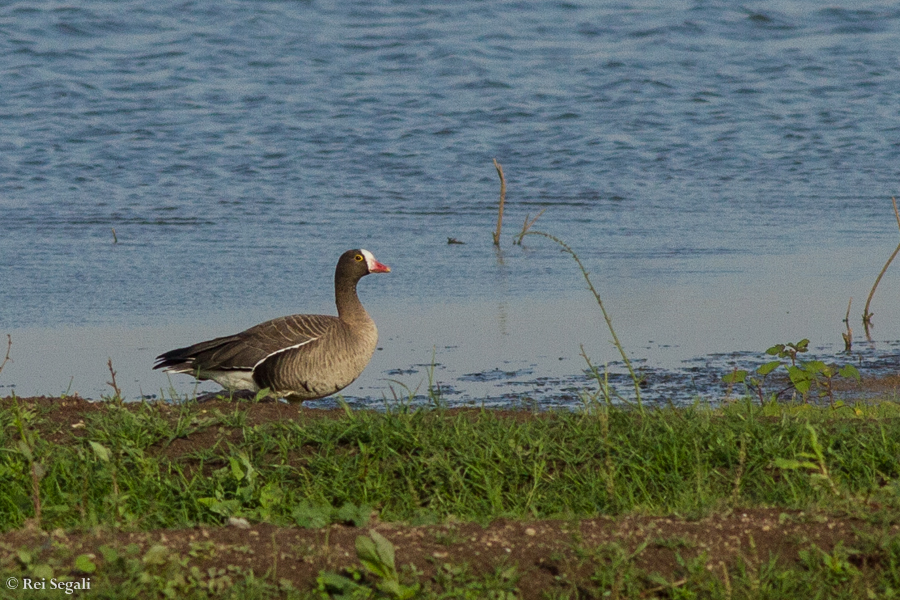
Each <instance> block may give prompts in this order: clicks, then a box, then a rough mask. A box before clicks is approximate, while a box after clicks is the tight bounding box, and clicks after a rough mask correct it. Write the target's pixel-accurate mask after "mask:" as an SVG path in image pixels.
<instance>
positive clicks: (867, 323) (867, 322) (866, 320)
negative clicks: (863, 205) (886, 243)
mask: <svg viewBox="0 0 900 600" xmlns="http://www.w3.org/2000/svg"><path fill="white" fill-rule="evenodd" d="M891 202H893V203H894V216H895V217H897V227H900V212H898V211H897V199H896V198H891ZM898 253H900V244H897V247H896V248H895V249H894V253H893V254H891V257H890V258H889V259H887V262H886V263H884V268H882V269H881V273H879V274H878V277H876V278H875V285H873V286H872V291H871V292H869V298H868V300H866V307H865V308H864V309H863V314H862V322H863V328H865V330H866V339H867V340H869V341H870V342H871V341H872V334H871V333H870V332H869V328H870V327H871V326H872V317H873V316H874V313H870V312H869V305H870V304H871V303H872V296H874V295H875V288H877V287H878V284H879V283H880V282H881V278H882V277H884V274H885V272H887V270H888V267H889V266H891V262H893V260H894V257H895V256H897V254H898Z"/></svg>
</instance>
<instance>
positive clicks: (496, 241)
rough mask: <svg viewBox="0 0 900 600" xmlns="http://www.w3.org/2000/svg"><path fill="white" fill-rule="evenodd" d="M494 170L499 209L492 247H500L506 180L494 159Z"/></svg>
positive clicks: (500, 167)
mask: <svg viewBox="0 0 900 600" xmlns="http://www.w3.org/2000/svg"><path fill="white" fill-rule="evenodd" d="M494 168H496V169H497V174H498V175H499V176H500V208H499V209H498V211H497V231H495V232H494V245H495V246H499V245H500V228H501V227H503V205H504V204H505V203H506V178H505V177H504V176H503V167H502V166H500V163H498V162H497V159H496V158H495V159H494Z"/></svg>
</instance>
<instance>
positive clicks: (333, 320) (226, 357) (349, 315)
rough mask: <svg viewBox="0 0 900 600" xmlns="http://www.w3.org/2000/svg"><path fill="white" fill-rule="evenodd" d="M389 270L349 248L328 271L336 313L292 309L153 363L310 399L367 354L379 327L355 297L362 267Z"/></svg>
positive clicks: (233, 385)
mask: <svg viewBox="0 0 900 600" xmlns="http://www.w3.org/2000/svg"><path fill="white" fill-rule="evenodd" d="M390 271H391V269H390V268H389V267H387V266H385V265H383V264H381V263H380V262H378V261H377V260H375V257H374V256H372V253H371V252H369V251H367V250H361V249H360V250H348V251H347V252H344V254H342V255H341V257H340V259H339V260H338V264H337V268H336V269H335V272H334V297H335V304H336V305H337V312H338V316H336V317H333V316H329V315H291V316H288V317H280V318H278V319H272V320H271V321H266V322H265V323H260V324H259V325H255V326H254V327H251V328H250V329H247V330H246V331H242V332H241V333H238V334H235V335H230V336H225V337H220V338H216V339H213V340H209V341H206V342H200V343H199V344H194V345H193V346H188V347H186V348H178V349H176V350H170V351H169V352H166V353H165V354H161V355H159V356H158V357H157V358H156V361H157V363H156V365H154V367H153V368H154V369H164V370H166V371H168V372H172V373H190V374H192V375H194V376H195V377H197V378H198V379H212V380H213V381H215V382H216V383H218V384H219V385H221V386H222V387H225V388H227V389H229V390H233V391H240V390H246V391H249V392H253V393H255V392H258V391H259V390H262V389H264V388H268V389H269V393H270V395H273V396H277V397H284V398H286V399H288V400H292V401H299V402H302V401H303V400H314V399H316V398H323V397H325V396H329V395H331V394H334V393H335V392H337V391H339V390H342V389H343V388H345V387H347V386H348V385H350V384H351V383H352V382H353V381H354V380H355V379H356V378H357V377H359V375H360V373H362V371H363V369H365V367H366V365H367V364H368V363H369V360H370V359H371V358H372V354H374V352H375V346H376V344H377V343H378V330H377V329H376V328H375V323H374V322H373V321H372V318H371V317H369V314H368V313H367V312H366V309H365V308H363V305H362V303H361V302H360V301H359V297H358V296H357V295H356V284H357V283H358V282H359V280H360V279H362V278H363V277H364V276H366V275H368V274H369V273H390Z"/></svg>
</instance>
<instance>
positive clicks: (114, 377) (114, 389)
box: [106, 358, 122, 402]
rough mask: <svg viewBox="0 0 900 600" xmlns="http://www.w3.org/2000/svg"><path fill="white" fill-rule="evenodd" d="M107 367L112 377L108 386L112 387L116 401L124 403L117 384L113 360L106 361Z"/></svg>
mask: <svg viewBox="0 0 900 600" xmlns="http://www.w3.org/2000/svg"><path fill="white" fill-rule="evenodd" d="M106 366H107V367H109V374H110V375H111V376H112V381H107V382H106V385H108V386H110V387H112V389H113V391H114V392H115V393H116V398H115V399H116V400H118V401H119V402H121V401H122V390H120V389H119V386H118V385H117V384H116V372H115V371H114V370H113V366H112V359H111V358H110V359H109V360H107V361H106Z"/></svg>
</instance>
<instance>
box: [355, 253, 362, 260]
mask: <svg viewBox="0 0 900 600" xmlns="http://www.w3.org/2000/svg"><path fill="white" fill-rule="evenodd" d="M362 259H363V255H362V254H357V255H356V261H357V262H360V261H361V260H362Z"/></svg>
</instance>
